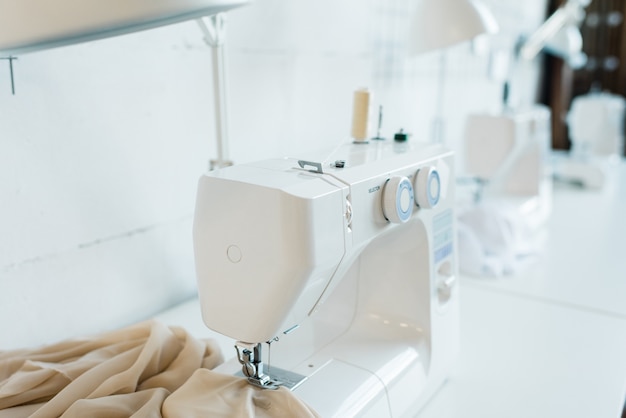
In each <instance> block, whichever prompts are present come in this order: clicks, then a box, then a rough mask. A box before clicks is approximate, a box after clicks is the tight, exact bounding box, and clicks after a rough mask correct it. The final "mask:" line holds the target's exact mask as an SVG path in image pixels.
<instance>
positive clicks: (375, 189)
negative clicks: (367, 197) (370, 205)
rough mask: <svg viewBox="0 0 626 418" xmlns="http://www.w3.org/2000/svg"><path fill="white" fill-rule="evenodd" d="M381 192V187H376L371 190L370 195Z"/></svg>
mask: <svg viewBox="0 0 626 418" xmlns="http://www.w3.org/2000/svg"><path fill="white" fill-rule="evenodd" d="M379 190H380V186H376V187H372V188H371V189H369V192H370V193H374V192H377V191H379Z"/></svg>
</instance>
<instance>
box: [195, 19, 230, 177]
mask: <svg viewBox="0 0 626 418" xmlns="http://www.w3.org/2000/svg"><path fill="white" fill-rule="evenodd" d="M197 22H198V25H199V26H200V29H201V30H202V32H203V34H204V41H205V42H206V43H207V45H209V46H210V47H211V51H212V54H213V90H214V94H213V97H214V104H215V134H216V145H217V158H216V159H214V160H211V161H210V167H209V168H210V169H211V170H213V169H216V168H221V167H227V166H230V165H233V162H232V161H230V160H229V157H228V112H227V111H228V109H227V100H226V98H227V90H226V58H225V53H224V44H225V42H226V15H225V14H224V13H218V14H216V15H213V16H209V17H205V18H202V19H198V20H197Z"/></svg>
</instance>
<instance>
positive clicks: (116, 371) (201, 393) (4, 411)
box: [0, 321, 318, 418]
mask: <svg viewBox="0 0 626 418" xmlns="http://www.w3.org/2000/svg"><path fill="white" fill-rule="evenodd" d="M221 362H222V356H221V353H220V350H219V347H218V346H217V344H216V343H215V342H214V341H212V340H198V339H195V338H193V337H192V336H191V335H189V334H188V333H187V332H186V331H185V330H183V329H182V328H178V327H168V326H166V325H164V324H161V323H159V322H156V321H148V322H143V323H140V324H137V325H134V326H131V327H128V328H125V329H122V330H119V331H113V332H108V333H104V334H101V335H97V336H94V337H92V338H86V339H77V340H71V341H65V342H61V343H58V344H54V345H50V346H46V347H43V348H40V349H34V350H15V351H7V352H0V418H7V417H12V418H13V417H35V418H37V417H40V418H41V417H64V418H73V417H81V418H82V417H107V418H117V417H135V418H141V417H164V418H169V417H317V416H318V415H317V414H316V413H315V412H314V411H313V410H311V409H310V408H309V407H308V406H307V405H305V404H304V403H303V402H301V401H300V400H298V399H297V398H296V397H295V395H294V394H292V393H291V392H290V391H288V390H286V389H284V388H281V389H279V390H275V391H270V390H261V389H258V388H255V387H253V386H251V385H249V384H248V383H247V382H246V381H245V380H244V379H241V378H237V377H234V376H227V375H222V374H220V373H216V372H213V371H211V370H210V369H212V368H214V367H215V366H217V365H218V364H220V363H221Z"/></svg>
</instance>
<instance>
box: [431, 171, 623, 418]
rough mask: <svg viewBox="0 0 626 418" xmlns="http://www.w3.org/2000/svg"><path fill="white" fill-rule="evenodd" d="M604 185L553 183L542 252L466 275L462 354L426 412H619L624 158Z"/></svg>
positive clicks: (606, 417)
mask: <svg viewBox="0 0 626 418" xmlns="http://www.w3.org/2000/svg"><path fill="white" fill-rule="evenodd" d="M617 171H618V172H617V173H616V174H617V175H616V178H615V182H614V183H612V184H609V185H608V187H607V188H605V189H604V190H602V191H589V190H582V189H577V188H574V187H568V186H562V185H556V186H555V193H554V201H553V205H554V209H553V216H552V217H551V219H550V220H549V222H548V225H547V228H548V233H549V235H548V242H547V245H546V249H545V252H544V254H543V256H542V259H541V261H540V262H539V263H538V264H536V265H534V266H532V267H530V268H529V269H527V270H525V271H523V272H521V273H520V274H517V275H516V276H513V277H505V278H501V279H476V278H469V277H462V278H461V290H462V298H461V321H462V323H461V344H462V346H461V356H460V359H459V363H458V367H457V369H456V370H455V371H454V373H453V375H452V376H451V378H450V380H449V381H448V383H447V384H446V385H445V386H444V387H443V388H442V390H441V391H440V392H439V393H438V394H437V396H436V397H435V398H433V399H432V400H431V402H430V403H429V404H428V405H427V406H426V408H425V409H424V410H422V412H421V414H420V417H421V418H422V417H423V418H431V417H437V418H446V417H480V418H489V417H498V418H501V417H507V418H513V417H520V418H521V417H524V418H526V417H533V418H544V417H545V418H552V417H555V418H556V417H568V418H572V417H580V418H590V417H593V418H616V417H619V416H621V411H622V407H623V405H624V395H625V393H626V164H622V165H621V166H620V167H619V168H618V169H617Z"/></svg>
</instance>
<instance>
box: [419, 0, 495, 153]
mask: <svg viewBox="0 0 626 418" xmlns="http://www.w3.org/2000/svg"><path fill="white" fill-rule="evenodd" d="M498 29H499V28H498V23H497V22H496V19H495V18H494V16H493V15H492V14H491V11H489V9H488V8H487V7H485V6H484V5H483V4H482V3H480V2H479V1H477V0H420V1H419V3H418V4H417V7H416V9H415V13H414V14H413V21H412V22H411V26H410V29H409V53H410V54H411V55H419V54H423V53H426V52H430V51H435V50H442V51H441V55H440V64H439V77H438V82H437V101H436V104H437V106H436V109H435V112H436V113H435V117H434V119H433V124H432V133H431V135H432V138H431V140H432V142H442V141H443V136H444V133H443V95H444V80H445V67H446V54H445V51H443V50H444V49H445V48H447V47H450V46H453V45H456V44H458V43H460V42H463V41H468V40H471V39H474V38H475V37H476V36H478V35H483V34H489V33H496V32H497V31H498Z"/></svg>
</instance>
